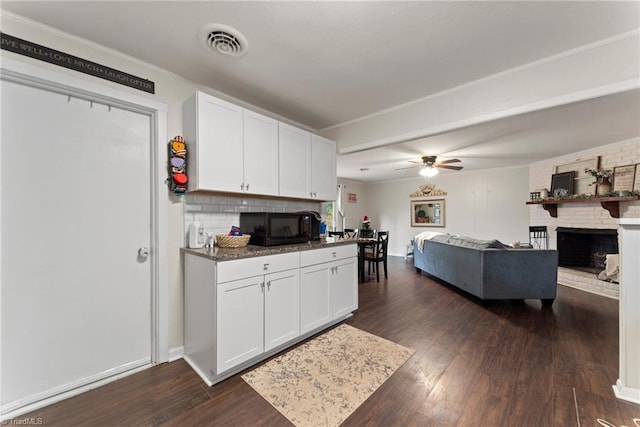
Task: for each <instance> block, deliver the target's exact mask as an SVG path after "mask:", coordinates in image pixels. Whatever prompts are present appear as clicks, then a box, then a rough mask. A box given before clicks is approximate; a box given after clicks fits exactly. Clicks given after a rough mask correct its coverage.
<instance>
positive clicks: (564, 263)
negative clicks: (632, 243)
mask: <svg viewBox="0 0 640 427" xmlns="http://www.w3.org/2000/svg"><path fill="white" fill-rule="evenodd" d="M556 237H557V249H558V266H560V267H566V268H572V269H574V270H580V271H585V272H588V273H595V274H598V273H600V272H601V271H602V270H604V269H605V259H606V256H607V254H617V253H618V231H617V230H610V229H598V228H567V227H558V228H556Z"/></svg>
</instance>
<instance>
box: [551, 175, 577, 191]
mask: <svg viewBox="0 0 640 427" xmlns="http://www.w3.org/2000/svg"><path fill="white" fill-rule="evenodd" d="M575 177H576V172H575V171H570V172H562V173H554V174H553V175H551V196H553V197H567V196H570V195H572V194H573V184H574V182H575Z"/></svg>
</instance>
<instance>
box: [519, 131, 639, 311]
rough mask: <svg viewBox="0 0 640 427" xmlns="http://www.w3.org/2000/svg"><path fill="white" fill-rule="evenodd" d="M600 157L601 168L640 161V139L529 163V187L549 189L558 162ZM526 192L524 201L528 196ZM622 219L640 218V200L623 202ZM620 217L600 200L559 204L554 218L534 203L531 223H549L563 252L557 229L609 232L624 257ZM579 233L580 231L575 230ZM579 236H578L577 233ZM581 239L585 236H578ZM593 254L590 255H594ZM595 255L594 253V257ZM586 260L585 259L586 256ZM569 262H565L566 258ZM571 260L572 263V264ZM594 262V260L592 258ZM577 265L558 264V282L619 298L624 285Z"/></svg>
mask: <svg viewBox="0 0 640 427" xmlns="http://www.w3.org/2000/svg"><path fill="white" fill-rule="evenodd" d="M594 157H599V158H600V168H602V169H609V170H612V169H613V168H614V167H616V166H622V165H629V164H635V163H640V139H639V138H634V139H631V140H627V141H621V142H616V143H613V144H609V145H603V146H601V147H597V148H594V149H591V150H585V151H582V152H579V153H573V154H571V155H567V156H561V157H556V158H553V159H548V160H545V161H541V162H537V163H534V164H531V165H530V166H529V190H530V191H537V190H538V189H542V188H546V189H548V188H549V186H550V183H551V175H553V174H554V173H555V172H556V167H557V166H558V165H566V164H568V163H571V162H576V161H579V160H585V159H589V158H594ZM526 196H527V195H523V202H524V201H525V197H526ZM619 213H620V218H640V201H633V202H621V203H620V210H619ZM618 222H619V219H618V218H613V217H611V215H610V213H609V212H608V211H607V210H606V209H603V207H602V206H601V205H600V203H599V202H597V201H594V202H589V203H567V204H562V205H559V206H558V211H557V217H556V218H554V217H551V216H550V215H549V212H547V211H545V210H544V209H543V208H542V207H541V206H540V205H532V206H530V208H529V225H531V226H546V227H547V230H548V231H549V248H551V249H558V250H560V251H562V247H561V246H562V244H563V242H562V241H561V238H560V237H559V236H558V233H557V232H556V229H558V228H560V229H562V228H565V229H578V230H582V229H585V230H586V229H588V230H596V233H598V234H599V233H602V234H605V235H609V239H613V240H615V241H616V242H617V244H618V245H620V246H619V247H620V250H619V252H620V256H621V257H623V256H624V254H623V253H622V252H623V250H624V249H623V248H622V246H621V244H620V242H619V238H618V237H617V236H615V235H613V232H612V230H613V231H614V232H615V233H616V234H618V233H619V232H620V226H619V223H618ZM573 234H579V233H573ZM574 237H575V236H574ZM578 238H582V237H581V236H578ZM571 245H572V246H582V247H584V246H590V245H591V243H584V242H583V243H577V244H571ZM609 251H613V249H611V248H610V247H608V248H599V249H596V250H595V251H590V252H599V253H612V252H609ZM582 256H584V255H582ZM590 256H591V255H587V257H590ZM591 257H592V256H591ZM583 260H584V258H583ZM562 262H563V263H565V261H564V260H563V261H562ZM572 262H573V261H571V262H570V263H572ZM589 263H591V259H589ZM577 268H578V269H576V266H574V265H569V266H560V267H558V283H560V284H562V285H565V286H570V287H573V288H577V289H581V290H585V291H589V292H593V293H596V294H600V295H604V296H608V297H612V298H618V296H619V293H620V291H619V290H620V285H619V284H617V283H613V282H607V281H603V280H598V278H597V274H595V273H594V272H593V271H592V270H597V268H596V267H595V266H591V265H590V266H588V267H584V266H583V267H577Z"/></svg>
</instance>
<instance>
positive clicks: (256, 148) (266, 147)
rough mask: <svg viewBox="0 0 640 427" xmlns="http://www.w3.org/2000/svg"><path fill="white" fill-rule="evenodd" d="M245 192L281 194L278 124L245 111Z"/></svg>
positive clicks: (269, 194)
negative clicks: (279, 186)
mask: <svg viewBox="0 0 640 427" xmlns="http://www.w3.org/2000/svg"><path fill="white" fill-rule="evenodd" d="M243 157H244V178H243V183H244V191H245V192H247V193H252V194H261V195H268V196H277V195H278V121H277V120H274V119H272V118H270V117H267V116H263V115H262V114H258V113H256V112H253V111H250V110H244V156H243Z"/></svg>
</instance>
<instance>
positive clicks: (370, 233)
mask: <svg viewBox="0 0 640 427" xmlns="http://www.w3.org/2000/svg"><path fill="white" fill-rule="evenodd" d="M358 237H360V238H362V239H373V238H374V237H375V230H374V229H372V228H361V229H360V232H359V233H358Z"/></svg>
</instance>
